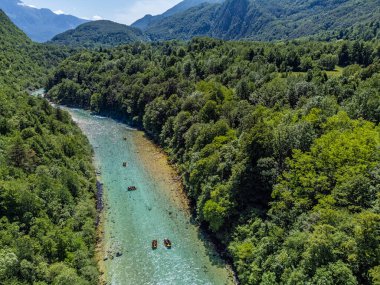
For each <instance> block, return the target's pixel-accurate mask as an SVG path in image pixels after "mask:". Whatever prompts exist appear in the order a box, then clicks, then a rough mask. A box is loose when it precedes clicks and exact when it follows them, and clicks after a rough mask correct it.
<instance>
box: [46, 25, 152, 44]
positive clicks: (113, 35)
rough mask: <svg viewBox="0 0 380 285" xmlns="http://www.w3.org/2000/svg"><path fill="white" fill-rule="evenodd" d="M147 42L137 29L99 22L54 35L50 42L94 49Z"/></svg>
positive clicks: (146, 38)
mask: <svg viewBox="0 0 380 285" xmlns="http://www.w3.org/2000/svg"><path fill="white" fill-rule="evenodd" d="M147 40H148V37H147V36H146V35H144V34H143V32H142V31H141V30H139V29H137V28H133V27H129V26H126V25H122V24H118V23H115V22H111V21H105V20H101V21H93V22H90V23H85V24H82V25H80V26H79V27H77V28H76V29H73V30H69V31H66V32H64V33H62V34H59V35H56V36H55V37H54V38H53V39H52V40H51V41H50V42H51V43H53V44H58V45H64V46H65V45H66V46H71V47H84V48H96V47H113V46H119V45H121V44H127V43H132V42H136V41H147Z"/></svg>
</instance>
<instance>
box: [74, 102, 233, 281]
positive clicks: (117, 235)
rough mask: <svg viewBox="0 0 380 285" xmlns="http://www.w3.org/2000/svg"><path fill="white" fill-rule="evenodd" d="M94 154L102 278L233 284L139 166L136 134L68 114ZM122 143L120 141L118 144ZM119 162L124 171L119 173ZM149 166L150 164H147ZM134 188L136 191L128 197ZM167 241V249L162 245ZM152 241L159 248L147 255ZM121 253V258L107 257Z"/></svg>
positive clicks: (145, 169) (86, 115)
mask: <svg viewBox="0 0 380 285" xmlns="http://www.w3.org/2000/svg"><path fill="white" fill-rule="evenodd" d="M67 110H68V111H69V112H70V113H71V115H72V117H73V119H74V120H75V121H76V122H77V124H78V125H79V126H80V128H81V129H82V130H83V132H84V133H85V134H86V135H87V137H88V139H89V141H90V143H91V144H92V146H93V148H94V151H95V163H96V165H97V168H98V170H99V171H100V172H101V181H102V182H103V183H104V187H105V197H104V198H105V202H106V209H105V211H106V212H105V225H104V228H105V248H106V251H110V252H112V253H105V255H106V256H107V257H108V260H107V261H105V265H106V278H107V281H108V283H109V284H115V285H116V284H120V285H128V284H131V285H140V284H141V285H150V284H151V285H190V284H194V285H198V284H199V285H206V284H210V285H211V284H212V285H223V284H232V281H231V278H230V277H229V272H228V271H227V270H226V268H225V265H224V262H223V261H222V260H221V259H220V258H219V257H218V255H217V254H216V252H215V251H214V250H213V248H212V246H210V244H209V243H208V242H206V241H204V239H203V237H202V235H201V234H200V233H199V231H198V228H197V227H196V226H195V225H193V224H192V223H191V221H190V216H189V215H188V214H187V213H186V212H184V211H183V210H182V209H181V207H180V206H179V205H177V203H174V202H173V201H172V200H171V199H168V196H167V193H168V191H167V189H165V187H169V186H166V185H165V184H163V183H162V182H160V179H159V177H155V175H154V173H152V172H151V171H150V170H149V167H147V166H146V165H144V164H143V163H142V161H141V159H140V158H139V155H140V154H139V153H138V152H137V150H136V145H134V144H135V143H136V140H134V139H131V138H133V136H134V135H135V133H136V131H135V130H133V129H130V128H128V127H127V126H126V125H124V124H121V123H119V122H116V121H114V120H112V119H109V118H103V117H99V116H93V115H91V114H90V113H89V112H86V111H83V110H77V109H67ZM124 137H127V140H126V141H125V140H124V139H123V138H124ZM123 162H127V163H128V166H127V167H126V168H125V167H123ZM152 163H154V158H152ZM131 185H134V186H136V187H137V189H138V190H137V191H133V192H129V191H127V188H128V186H131ZM166 237H168V238H170V240H171V241H172V242H173V248H172V249H165V248H164V246H163V239H164V238H166ZM153 239H157V240H158V243H159V247H158V249H157V250H152V249H151V241H152V240H153ZM115 251H121V253H122V255H121V256H120V257H114V258H113V259H111V256H112V255H113V254H114V253H115Z"/></svg>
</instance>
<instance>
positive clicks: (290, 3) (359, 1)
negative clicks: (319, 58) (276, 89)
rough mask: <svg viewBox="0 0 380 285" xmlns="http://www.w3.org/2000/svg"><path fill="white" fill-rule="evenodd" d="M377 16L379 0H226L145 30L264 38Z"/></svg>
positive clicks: (163, 35) (338, 27) (347, 25)
mask: <svg viewBox="0 0 380 285" xmlns="http://www.w3.org/2000/svg"><path fill="white" fill-rule="evenodd" d="M379 18H380V0H296V1H294V0H282V1H277V0H226V1H224V2H223V3H217V4H215V3H204V4H201V5H198V6H195V7H192V8H190V9H187V10H185V11H179V12H178V11H177V12H176V13H174V14H171V15H169V16H166V17H164V18H162V17H161V18H156V20H154V21H151V22H150V23H148V24H147V26H146V27H144V30H145V31H146V32H147V33H148V34H150V35H151V36H152V38H153V39H156V40H161V39H165V40H167V39H189V38H192V37H194V36H211V37H216V38H221V39H227V40H237V39H249V40H264V41H268V40H281V39H294V38H298V37H304V36H311V35H318V34H320V33H326V32H327V31H328V32H331V31H344V30H347V29H351V28H352V27H354V26H356V25H358V24H360V25H366V24H367V23H370V22H373V21H376V20H377V19H379ZM136 23H137V24H136ZM136 23H135V24H134V25H135V26H136V25H137V26H138V25H140V26H141V23H140V22H139V21H138V22H136Z"/></svg>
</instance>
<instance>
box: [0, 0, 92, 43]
mask: <svg viewBox="0 0 380 285" xmlns="http://www.w3.org/2000/svg"><path fill="white" fill-rule="evenodd" d="M0 9H2V10H3V11H5V13H6V14H7V15H8V17H9V18H11V19H12V21H13V22H14V23H15V24H16V25H17V26H18V27H19V28H20V29H21V30H23V31H24V32H25V33H26V34H27V35H28V36H29V37H30V38H31V39H32V40H33V41H36V42H46V41H48V40H50V39H51V38H52V37H54V36H55V35H57V34H59V33H62V32H64V31H66V30H69V29H74V28H75V27H77V26H78V25H80V24H83V23H85V22H88V20H84V19H80V18H77V17H74V16H70V15H57V14H55V13H53V12H52V11H50V10H49V9H37V8H33V7H30V6H26V5H24V4H23V2H22V1H21V0H1V1H0Z"/></svg>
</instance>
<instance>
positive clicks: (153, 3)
mask: <svg viewBox="0 0 380 285" xmlns="http://www.w3.org/2000/svg"><path fill="white" fill-rule="evenodd" d="M0 1H1V0H0ZM22 2H23V3H24V4H25V5H28V6H33V7H36V8H48V9H50V10H52V11H54V12H55V13H56V14H70V15H74V16H77V17H80V18H85V19H91V20H101V19H106V20H111V21H115V22H118V23H122V24H127V25H129V24H132V23H133V22H134V21H136V20H138V19H140V18H142V17H144V16H145V15H146V14H151V15H158V14H161V13H163V12H165V11H166V10H168V9H169V8H171V7H173V6H174V5H176V4H178V3H179V2H181V0H22Z"/></svg>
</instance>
